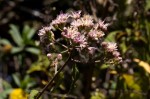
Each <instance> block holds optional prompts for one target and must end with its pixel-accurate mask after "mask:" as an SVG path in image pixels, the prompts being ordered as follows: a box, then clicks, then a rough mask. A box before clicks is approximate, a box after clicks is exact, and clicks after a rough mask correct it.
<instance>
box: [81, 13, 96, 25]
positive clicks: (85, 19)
mask: <svg viewBox="0 0 150 99" xmlns="http://www.w3.org/2000/svg"><path fill="white" fill-rule="evenodd" d="M81 20H82V25H83V26H88V27H90V26H93V25H94V23H93V18H92V17H91V16H90V15H84V16H83V17H82V18H81Z"/></svg>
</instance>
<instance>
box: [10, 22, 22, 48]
mask: <svg viewBox="0 0 150 99" xmlns="http://www.w3.org/2000/svg"><path fill="white" fill-rule="evenodd" d="M9 33H10V35H11V37H12V39H13V41H14V42H15V43H16V44H17V45H18V46H22V45H23V40H22V37H21V35H20V32H19V29H18V27H17V26H16V25H13V24H11V25H10V31H9Z"/></svg>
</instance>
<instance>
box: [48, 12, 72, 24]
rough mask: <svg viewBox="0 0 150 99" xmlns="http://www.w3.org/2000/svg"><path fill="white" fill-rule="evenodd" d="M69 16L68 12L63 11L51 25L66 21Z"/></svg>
mask: <svg viewBox="0 0 150 99" xmlns="http://www.w3.org/2000/svg"><path fill="white" fill-rule="evenodd" d="M68 18H69V14H68V13H66V14H63V13H61V14H60V15H58V16H57V18H56V19H55V20H53V21H52V23H51V25H58V24H62V23H66V22H67V19H68Z"/></svg>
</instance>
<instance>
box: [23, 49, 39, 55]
mask: <svg viewBox="0 0 150 99" xmlns="http://www.w3.org/2000/svg"><path fill="white" fill-rule="evenodd" d="M25 50H26V51H27V52H30V53H32V54H35V55H38V54H39V53H40V50H39V49H38V48H34V47H28V48H26V49H25Z"/></svg>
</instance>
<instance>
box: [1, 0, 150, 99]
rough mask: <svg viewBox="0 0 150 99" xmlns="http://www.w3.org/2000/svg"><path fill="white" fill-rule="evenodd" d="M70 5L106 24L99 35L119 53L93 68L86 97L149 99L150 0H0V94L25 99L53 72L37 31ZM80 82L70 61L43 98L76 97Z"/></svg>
mask: <svg viewBox="0 0 150 99" xmlns="http://www.w3.org/2000/svg"><path fill="white" fill-rule="evenodd" d="M70 10H73V11H77V10H82V12H83V13H88V14H91V15H93V16H94V18H95V19H98V18H101V19H102V20H105V21H106V22H108V23H110V24H111V25H110V26H109V28H108V31H107V35H106V39H105V40H106V41H115V42H117V44H118V46H119V51H120V52H121V56H122V57H123V62H122V63H121V64H119V65H115V66H113V65H112V66H111V65H107V64H103V65H102V66H97V67H95V71H94V75H93V77H92V83H91V89H90V93H91V97H90V99H106V98H108V99H150V0H0V30H1V31H0V99H27V96H28V95H29V93H30V92H31V90H32V89H37V90H40V89H42V88H43V87H44V86H45V85H46V84H47V82H48V80H50V79H51V78H52V77H53V76H54V67H50V66H49V64H50V62H49V60H48V59H47V57H46V55H45V54H43V53H44V52H43V51H42V50H41V48H40V44H39V38H38V36H37V32H38V29H40V28H41V27H42V26H43V25H46V24H49V22H50V21H51V20H52V19H54V18H55V17H56V16H57V14H59V13H60V12H67V11H70ZM78 65H79V64H78ZM81 81H82V73H81V74H80V72H79V71H78V69H77V68H76V66H70V67H66V68H65V70H64V72H62V73H60V75H59V77H58V78H57V79H56V80H55V82H54V85H53V88H52V90H51V91H52V93H49V90H48V91H46V92H45V93H44V95H43V99H50V98H52V99H54V98H55V99H60V98H61V99H82V98H83V97H84V96H83V93H84V91H85V90H84V84H82V82H81ZM66 93H67V96H64V94H66ZM32 94H34V91H33V93H32ZM83 99H84V98H83Z"/></svg>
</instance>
